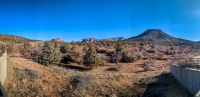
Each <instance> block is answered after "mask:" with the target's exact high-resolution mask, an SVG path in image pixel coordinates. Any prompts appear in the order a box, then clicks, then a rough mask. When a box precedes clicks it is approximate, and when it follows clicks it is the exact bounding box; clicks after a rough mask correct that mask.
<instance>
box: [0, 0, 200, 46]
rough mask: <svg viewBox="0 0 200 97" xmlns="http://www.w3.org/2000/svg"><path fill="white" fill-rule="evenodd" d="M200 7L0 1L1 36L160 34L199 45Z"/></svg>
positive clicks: (177, 2) (179, 0) (157, 2)
mask: <svg viewBox="0 0 200 97" xmlns="http://www.w3.org/2000/svg"><path fill="white" fill-rule="evenodd" d="M199 5H200V0H0V33H1V34H13V35H19V36H23V37H26V38H31V39H39V40H50V39H52V38H61V39H63V40H65V41H67V42H70V41H72V40H75V41H78V40H82V38H97V39H103V38H109V37H111V38H112V37H126V38H129V37H133V36H136V35H139V34H141V33H142V32H144V31H145V30H147V29H161V30H163V31H164V32H166V33H168V34H170V35H172V36H175V37H179V38H185V39H189V40H194V41H198V40H200V6H199Z"/></svg>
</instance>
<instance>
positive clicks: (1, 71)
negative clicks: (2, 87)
mask: <svg viewBox="0 0 200 97" xmlns="http://www.w3.org/2000/svg"><path fill="white" fill-rule="evenodd" d="M6 76H7V52H6V51H5V53H4V54H2V56H1V57H0V81H1V83H2V84H3V83H4V81H5V79H6Z"/></svg>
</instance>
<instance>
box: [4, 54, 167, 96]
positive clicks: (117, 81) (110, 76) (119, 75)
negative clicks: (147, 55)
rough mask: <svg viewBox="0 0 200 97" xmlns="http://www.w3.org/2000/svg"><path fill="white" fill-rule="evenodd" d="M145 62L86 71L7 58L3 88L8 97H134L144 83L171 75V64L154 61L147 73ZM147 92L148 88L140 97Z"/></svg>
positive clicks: (74, 66)
mask: <svg viewBox="0 0 200 97" xmlns="http://www.w3.org/2000/svg"><path fill="white" fill-rule="evenodd" d="M145 61H146V60H140V61H138V62H135V63H120V64H121V66H122V70H120V71H115V70H112V69H109V68H112V67H115V66H116V65H115V64H114V63H108V64H106V65H105V66H99V67H97V68H96V69H93V70H85V69H84V67H83V66H80V65H77V64H75V63H69V64H63V65H59V66H50V67H45V66H42V65H41V64H38V63H37V62H34V61H32V60H30V59H26V58H23V57H21V56H20V55H12V56H9V57H8V76H7V79H6V81H5V84H4V87H5V90H6V92H7V93H8V96H9V97H32V96H35V97H40V96H48V97H49V96H51V97H69V96H70V97H97V96H98V97H121V96H125V95H126V94H127V93H130V95H127V96H130V97H131V96H133V94H131V93H132V91H133V90H134V89H135V90H136V91H137V88H135V86H136V85H137V84H140V83H141V82H142V81H141V80H143V79H145V78H154V77H157V76H159V75H161V74H163V73H169V64H168V63H169V61H167V60H159V61H155V64H154V65H153V66H152V70H149V71H144V65H143V64H144V62H145ZM149 81H151V80H149ZM147 83H148V82H147ZM144 90H145V87H144V88H143V89H142V91H140V92H138V94H139V95H141V94H142V92H145V91H144ZM134 93H135V92H134ZM158 97H159V96H158Z"/></svg>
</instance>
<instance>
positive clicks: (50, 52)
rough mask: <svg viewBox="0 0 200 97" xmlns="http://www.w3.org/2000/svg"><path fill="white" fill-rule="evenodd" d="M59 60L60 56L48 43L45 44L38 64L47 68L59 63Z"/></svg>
mask: <svg viewBox="0 0 200 97" xmlns="http://www.w3.org/2000/svg"><path fill="white" fill-rule="evenodd" d="M61 58H62V56H61V53H60V52H59V51H58V49H55V48H53V46H52V45H51V44H50V42H45V44H44V46H43V48H42V53H41V54H40V56H39V60H38V62H39V63H41V64H43V65H45V66H48V65H50V64H54V63H58V62H60V60H61Z"/></svg>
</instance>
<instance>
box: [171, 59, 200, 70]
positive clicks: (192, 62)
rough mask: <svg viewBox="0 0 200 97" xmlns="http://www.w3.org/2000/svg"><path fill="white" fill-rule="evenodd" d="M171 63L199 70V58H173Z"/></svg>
mask: <svg viewBox="0 0 200 97" xmlns="http://www.w3.org/2000/svg"><path fill="white" fill-rule="evenodd" d="M171 64H173V65H178V66H181V67H186V68H192V69H199V70H200V58H174V59H172V61H171Z"/></svg>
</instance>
